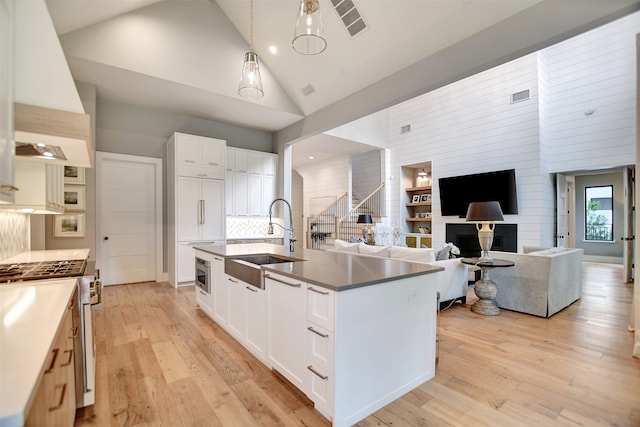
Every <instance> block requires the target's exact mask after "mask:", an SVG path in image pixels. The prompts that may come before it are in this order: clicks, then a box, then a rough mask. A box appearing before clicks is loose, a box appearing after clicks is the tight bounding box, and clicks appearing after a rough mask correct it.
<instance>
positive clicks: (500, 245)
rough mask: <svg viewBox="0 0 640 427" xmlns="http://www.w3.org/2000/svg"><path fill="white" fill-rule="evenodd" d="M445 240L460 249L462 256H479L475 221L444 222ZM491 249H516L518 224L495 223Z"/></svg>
mask: <svg viewBox="0 0 640 427" xmlns="http://www.w3.org/2000/svg"><path fill="white" fill-rule="evenodd" d="M446 242H452V243H453V244H454V245H456V246H457V247H458V248H459V249H460V256H461V257H463V258H471V257H479V256H480V252H481V249H480V242H478V231H477V230H476V225H475V223H455V224H453V223H451V224H446ZM491 250H492V251H502V252H517V251H518V224H500V223H498V224H496V228H495V230H494V232H493V245H492V246H491Z"/></svg>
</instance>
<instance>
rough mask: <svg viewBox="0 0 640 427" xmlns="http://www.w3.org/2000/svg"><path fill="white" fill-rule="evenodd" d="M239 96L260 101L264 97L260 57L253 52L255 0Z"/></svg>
mask: <svg viewBox="0 0 640 427" xmlns="http://www.w3.org/2000/svg"><path fill="white" fill-rule="evenodd" d="M238 94H239V95H240V96H241V97H243V98H246V99H258V98H262V97H263V96H264V91H263V90H262V78H261V77H260V67H259V65H258V55H257V54H256V53H255V52H254V51H253V0H251V18H250V36H249V52H247V53H245V54H244V64H243V65H242V75H241V76H240V87H239V88H238Z"/></svg>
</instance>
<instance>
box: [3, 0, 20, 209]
mask: <svg viewBox="0 0 640 427" xmlns="http://www.w3.org/2000/svg"><path fill="white" fill-rule="evenodd" d="M14 3H15V2H14V1H12V0H0V203H13V201H14V191H15V188H16V185H15V177H14V169H13V157H14V154H15V142H14V138H13V87H14V84H13V71H14V54H13V51H14V48H13V45H14V39H13V33H14V13H13V10H14Z"/></svg>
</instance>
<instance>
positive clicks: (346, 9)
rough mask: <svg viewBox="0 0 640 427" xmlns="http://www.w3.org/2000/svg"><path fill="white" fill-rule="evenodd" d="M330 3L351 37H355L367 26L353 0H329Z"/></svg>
mask: <svg viewBox="0 0 640 427" xmlns="http://www.w3.org/2000/svg"><path fill="white" fill-rule="evenodd" d="M331 3H332V4H333V7H334V9H335V10H336V13H337V14H338V16H339V17H340V19H341V20H342V23H343V24H344V27H345V28H346V29H347V31H348V32H349V34H350V35H351V37H355V36H356V35H358V34H360V33H361V32H362V31H363V30H365V29H366V28H367V24H366V23H365V22H364V19H363V18H362V15H361V14H360V12H359V11H358V9H357V8H356V5H355V4H354V3H353V0H331Z"/></svg>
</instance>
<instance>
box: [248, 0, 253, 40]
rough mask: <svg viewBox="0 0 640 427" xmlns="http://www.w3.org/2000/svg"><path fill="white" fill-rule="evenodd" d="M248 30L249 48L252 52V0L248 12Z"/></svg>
mask: <svg viewBox="0 0 640 427" xmlns="http://www.w3.org/2000/svg"><path fill="white" fill-rule="evenodd" d="M249 22H250V24H249V25H250V27H249V28H250V30H249V50H250V51H251V52H253V0H251V13H250V18H249Z"/></svg>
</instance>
